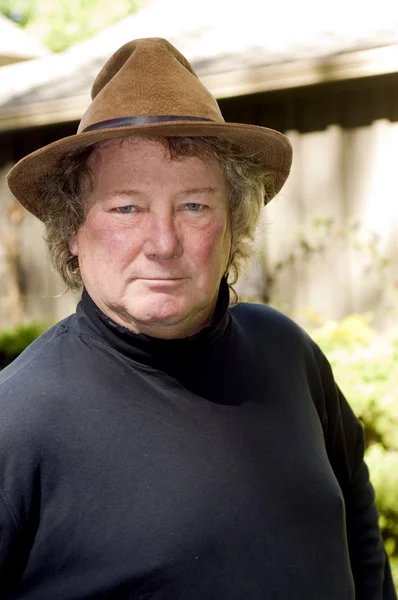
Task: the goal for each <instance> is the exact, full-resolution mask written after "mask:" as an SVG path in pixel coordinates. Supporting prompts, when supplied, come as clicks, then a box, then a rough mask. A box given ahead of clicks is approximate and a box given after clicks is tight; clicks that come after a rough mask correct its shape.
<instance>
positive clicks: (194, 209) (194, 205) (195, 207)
mask: <svg viewBox="0 0 398 600" xmlns="http://www.w3.org/2000/svg"><path fill="white" fill-rule="evenodd" d="M186 207H187V209H188V210H189V211H190V212H199V211H200V210H202V208H203V207H204V205H203V204H198V203H197V202H189V204H187V205H186Z"/></svg>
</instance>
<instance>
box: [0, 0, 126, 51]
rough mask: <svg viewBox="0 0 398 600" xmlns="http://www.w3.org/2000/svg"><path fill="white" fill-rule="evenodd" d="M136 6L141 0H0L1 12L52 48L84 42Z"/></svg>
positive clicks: (59, 48)
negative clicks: (111, 0)
mask: <svg viewBox="0 0 398 600" xmlns="http://www.w3.org/2000/svg"><path fill="white" fill-rule="evenodd" d="M137 8H138V0H113V2H108V0H57V1H56V2H54V1H53V0H0V13H1V14H3V15H4V16H6V17H8V18H10V19H12V20H13V21H15V22H16V23H18V24H19V25H21V26H23V27H25V29H26V31H27V32H28V33H30V34H31V35H32V36H33V37H36V38H37V39H38V40H39V41H40V42H42V43H43V44H44V45H46V46H48V48H49V49H50V50H52V51H53V52H61V51H63V50H65V49H66V48H68V47H69V46H71V45H73V44H76V43H79V42H82V41H83V40H85V39H87V38H89V37H91V36H92V35H94V34H95V33H98V32H99V31H101V30H102V29H105V28H106V27H109V26H110V25H112V24H113V23H115V22H116V21H119V20H120V19H124V18H125V17H127V16H128V15H130V14H132V13H134V12H135V10H137Z"/></svg>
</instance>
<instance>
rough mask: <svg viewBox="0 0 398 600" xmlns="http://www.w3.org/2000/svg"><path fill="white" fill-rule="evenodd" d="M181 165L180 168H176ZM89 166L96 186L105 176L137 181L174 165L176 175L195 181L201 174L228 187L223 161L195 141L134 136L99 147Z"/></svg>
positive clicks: (203, 144) (93, 152)
mask: <svg viewBox="0 0 398 600" xmlns="http://www.w3.org/2000/svg"><path fill="white" fill-rule="evenodd" d="M176 163H177V165H176ZM87 165H88V167H89V169H90V171H91V173H92V175H93V178H94V183H97V182H98V181H99V180H102V179H103V178H104V177H105V174H107V175H109V176H116V173H118V174H119V175H120V176H121V177H123V178H124V177H126V176H127V173H128V174H129V175H131V176H134V177H135V178H140V176H142V177H144V178H145V177H148V174H149V173H151V172H152V174H155V175H156V172H157V168H159V172H160V170H161V169H162V168H163V169H164V168H165V167H166V168H167V169H168V167H169V166H170V170H171V171H172V172H173V173H176V174H178V175H179V176H181V174H182V173H185V177H187V178H192V177H194V176H195V175H196V176H198V175H199V174H201V175H202V177H203V176H204V177H206V176H208V177H210V178H213V179H215V180H218V182H219V183H221V185H223V184H224V185H225V177H224V169H223V165H222V161H220V160H219V159H218V157H217V156H216V155H215V154H214V153H213V152H211V150H210V149H209V147H207V146H206V143H201V142H199V143H198V142H197V140H192V139H191V138H146V137H137V136H134V137H133V136H131V137H126V138H121V139H115V140H106V141H104V142H102V143H100V144H98V145H97V146H96V147H95V148H94V149H93V151H92V153H91V154H90V156H89V158H88V162H87Z"/></svg>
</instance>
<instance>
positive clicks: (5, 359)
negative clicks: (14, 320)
mask: <svg viewBox="0 0 398 600" xmlns="http://www.w3.org/2000/svg"><path fill="white" fill-rule="evenodd" d="M47 329H48V325H45V324H44V323H22V324H21V325H17V326H16V327H13V328H12V329H11V328H10V329H5V330H3V331H0V371H1V369H4V367H6V366H7V365H9V364H10V363H11V362H12V361H13V360H14V359H15V358H17V356H18V355H19V354H21V352H23V351H24V350H25V348H26V347H27V346H29V344H31V343H32V342H33V340H35V339H36V338H37V337H39V335H41V334H42V333H44V332H45V331H46V330H47Z"/></svg>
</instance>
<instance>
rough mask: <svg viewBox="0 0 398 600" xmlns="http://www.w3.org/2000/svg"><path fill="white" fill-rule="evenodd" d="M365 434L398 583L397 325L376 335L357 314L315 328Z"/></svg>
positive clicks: (381, 520)
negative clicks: (395, 327) (382, 333)
mask: <svg viewBox="0 0 398 600" xmlns="http://www.w3.org/2000/svg"><path fill="white" fill-rule="evenodd" d="M312 336H313V338H314V339H315V340H316V341H317V343H318V344H319V345H320V346H321V348H322V349H323V351H324V352H325V354H326V355H327V356H328V358H329V360H330V362H331V364H332V367H333V371H334V374H335V377H336V381H337V382H338V384H339V387H340V388H341V389H342V391H343V393H344V395H345V396H346V397H347V399H348V401H349V403H350V405H351V407H352V408H353V410H354V412H355V413H356V415H357V416H358V417H359V418H360V419H361V421H362V423H363V425H364V428H365V435H366V446H367V448H366V455H365V460H366V462H367V464H368V466H369V470H370V474H371V479H372V483H373V486H374V488H375V492H376V498H377V504H378V507H379V511H380V526H381V529H382V534H383V538H384V542H385V547H386V550H387V553H388V554H389V556H390V560H391V566H392V570H393V574H394V581H395V584H396V586H397V587H398V398H397V394H398V328H397V329H395V330H393V331H390V332H389V333H388V334H384V335H380V334H377V333H376V332H375V331H374V330H372V328H371V327H370V326H369V325H368V318H367V317H360V316H357V315H352V316H350V317H347V318H346V319H344V320H343V321H341V322H340V323H326V324H325V325H324V326H323V327H322V328H320V329H318V330H316V331H315V332H312Z"/></svg>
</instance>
